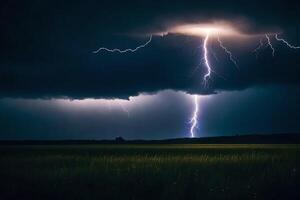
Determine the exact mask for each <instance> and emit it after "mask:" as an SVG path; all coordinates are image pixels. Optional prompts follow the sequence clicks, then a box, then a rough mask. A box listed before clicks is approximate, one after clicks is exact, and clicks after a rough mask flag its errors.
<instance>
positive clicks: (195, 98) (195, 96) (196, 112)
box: [190, 95, 199, 138]
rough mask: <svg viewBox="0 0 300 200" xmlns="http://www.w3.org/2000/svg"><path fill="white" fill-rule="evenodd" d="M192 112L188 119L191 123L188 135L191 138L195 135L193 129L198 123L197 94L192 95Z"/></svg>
mask: <svg viewBox="0 0 300 200" xmlns="http://www.w3.org/2000/svg"><path fill="white" fill-rule="evenodd" d="M194 105H195V107H194V112H193V116H192V118H191V120H190V123H191V124H192V126H191V128H190V136H191V137H192V138H193V137H195V129H196V128H197V125H198V111H199V106H198V95H194Z"/></svg>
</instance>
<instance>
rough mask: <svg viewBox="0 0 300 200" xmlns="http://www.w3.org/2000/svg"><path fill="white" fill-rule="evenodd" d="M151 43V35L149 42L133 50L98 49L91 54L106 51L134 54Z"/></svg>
mask: <svg viewBox="0 0 300 200" xmlns="http://www.w3.org/2000/svg"><path fill="white" fill-rule="evenodd" d="M151 41H152V35H150V38H149V40H148V41H147V42H146V43H144V44H142V45H139V46H138V47H136V48H134V49H124V50H121V49H108V48H106V47H100V48H99V49H97V50H96V51H93V53H99V52H100V51H107V52H111V53H114V52H118V53H134V52H136V51H138V50H139V49H141V48H144V47H146V46H147V45H148V44H149V43H150V42H151Z"/></svg>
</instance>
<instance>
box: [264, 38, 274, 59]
mask: <svg viewBox="0 0 300 200" xmlns="http://www.w3.org/2000/svg"><path fill="white" fill-rule="evenodd" d="M265 36H266V38H267V43H268V46H269V47H270V48H271V50H272V55H273V57H274V55H275V49H274V47H273V45H272V43H271V40H270V37H269V36H268V35H267V34H265Z"/></svg>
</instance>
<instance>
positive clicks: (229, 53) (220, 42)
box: [218, 36, 239, 68]
mask: <svg viewBox="0 0 300 200" xmlns="http://www.w3.org/2000/svg"><path fill="white" fill-rule="evenodd" d="M218 42H219V45H220V47H221V48H222V49H223V50H224V51H225V53H227V54H228V56H229V59H230V61H231V62H232V63H233V64H234V65H235V66H236V67H237V68H239V66H238V64H237V62H236V60H235V59H234V58H233V56H232V53H231V51H229V50H228V49H227V48H226V47H225V46H224V45H223V43H222V41H221V40H220V37H219V36H218Z"/></svg>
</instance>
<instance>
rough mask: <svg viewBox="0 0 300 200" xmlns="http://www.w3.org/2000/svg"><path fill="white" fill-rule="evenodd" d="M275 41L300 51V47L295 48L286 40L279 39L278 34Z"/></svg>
mask: <svg viewBox="0 0 300 200" xmlns="http://www.w3.org/2000/svg"><path fill="white" fill-rule="evenodd" d="M275 39H276V40H277V41H279V42H283V43H284V44H285V45H286V46H288V47H289V48H291V49H300V46H294V45H291V44H290V43H288V42H287V41H286V40H284V39H282V38H279V37H278V35H277V34H275Z"/></svg>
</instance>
